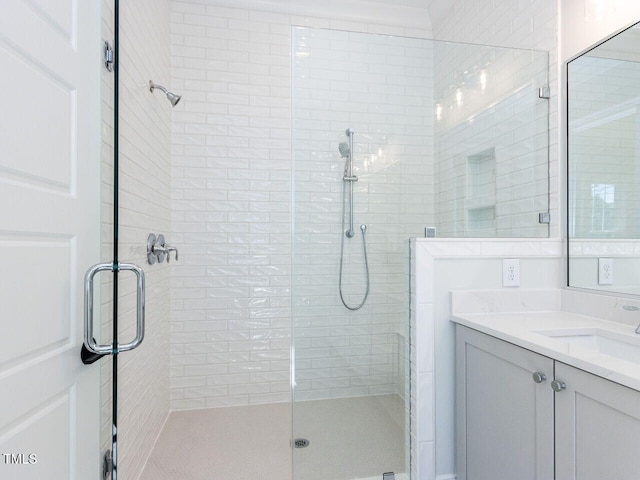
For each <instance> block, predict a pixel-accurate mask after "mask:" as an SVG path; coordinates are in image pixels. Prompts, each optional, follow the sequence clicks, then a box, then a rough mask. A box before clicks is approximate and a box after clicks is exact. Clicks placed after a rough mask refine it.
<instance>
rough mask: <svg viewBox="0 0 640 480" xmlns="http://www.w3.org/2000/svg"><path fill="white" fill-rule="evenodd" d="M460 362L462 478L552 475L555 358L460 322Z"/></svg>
mask: <svg viewBox="0 0 640 480" xmlns="http://www.w3.org/2000/svg"><path fill="white" fill-rule="evenodd" d="M456 364H457V370H456V437H457V438H456V465H457V474H458V477H457V478H458V480H514V479H517V480H550V479H553V475H554V472H553V463H554V461H553V453H554V452H553V395H554V392H553V390H552V389H551V388H550V386H549V384H550V382H551V380H552V379H553V360H551V359H550V358H547V357H544V356H542V355H538V354H536V353H533V352H530V351H529V350H525V349H523V348H520V347H516V346H515V345H512V344H510V343H507V342H503V341H501V340H498V339H495V338H493V337H490V336H488V335H484V334H482V333H479V332H476V331H475V330H471V329H469V328H466V327H463V326H461V325H457V326H456ZM534 374H538V375H537V376H536V377H535V379H534Z"/></svg>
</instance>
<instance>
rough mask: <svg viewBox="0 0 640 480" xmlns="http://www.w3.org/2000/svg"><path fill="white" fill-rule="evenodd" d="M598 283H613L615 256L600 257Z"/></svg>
mask: <svg viewBox="0 0 640 480" xmlns="http://www.w3.org/2000/svg"><path fill="white" fill-rule="evenodd" d="M598 285H613V258H599V259H598Z"/></svg>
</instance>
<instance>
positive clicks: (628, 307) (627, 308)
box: [622, 305, 640, 335]
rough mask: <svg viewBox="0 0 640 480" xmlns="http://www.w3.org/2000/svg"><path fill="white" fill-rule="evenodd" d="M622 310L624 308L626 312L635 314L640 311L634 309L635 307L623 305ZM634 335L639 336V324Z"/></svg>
mask: <svg viewBox="0 0 640 480" xmlns="http://www.w3.org/2000/svg"><path fill="white" fill-rule="evenodd" d="M622 308H624V309H625V310H626V311H627V312H637V311H638V310H640V307H636V306H635V305H623V306H622ZM636 333H637V334H638V335H640V324H638V326H637V327H636Z"/></svg>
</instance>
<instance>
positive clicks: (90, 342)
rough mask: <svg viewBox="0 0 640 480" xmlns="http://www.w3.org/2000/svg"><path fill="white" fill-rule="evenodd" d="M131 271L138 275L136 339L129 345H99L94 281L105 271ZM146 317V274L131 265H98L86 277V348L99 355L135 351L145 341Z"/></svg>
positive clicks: (88, 271)
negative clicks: (94, 301)
mask: <svg viewBox="0 0 640 480" xmlns="http://www.w3.org/2000/svg"><path fill="white" fill-rule="evenodd" d="M122 270H129V271H132V272H134V273H135V274H136V290H137V301H136V337H135V338H134V339H133V340H132V341H131V342H129V343H125V344H118V345H113V344H111V345H99V344H98V343H97V342H96V340H95V339H94V335H93V281H94V278H95V276H96V274H97V273H99V272H104V271H110V272H115V271H122ZM144 315H145V278H144V272H143V271H142V269H141V268H140V267H138V266H137V265H133V264H131V263H120V264H117V265H116V264H113V263H98V264H97V265H94V266H92V267H91V268H90V269H89V270H87V273H86V274H85V276H84V346H85V347H86V349H87V350H89V351H90V352H92V353H95V354H98V355H112V354H114V353H118V352H126V351H128V350H133V349H134V348H136V347H137V346H138V345H140V344H141V343H142V340H144V326H145V325H144Z"/></svg>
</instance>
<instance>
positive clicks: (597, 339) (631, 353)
mask: <svg viewBox="0 0 640 480" xmlns="http://www.w3.org/2000/svg"><path fill="white" fill-rule="evenodd" d="M533 333H537V334H539V335H544V336H545V337H549V338H552V339H554V340H558V341H561V342H564V343H568V344H569V345H571V346H575V347H578V348H581V349H587V350H592V351H595V352H598V353H602V354H604V355H609V356H611V357H615V358H619V359H620V360H625V361H627V362H633V363H637V364H640V335H638V334H633V335H626V334H624V333H619V332H613V331H609V330H604V329H600V328H572V329H562V328H561V329H550V330H534V331H533Z"/></svg>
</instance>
